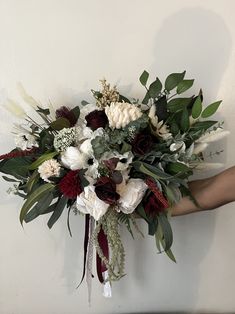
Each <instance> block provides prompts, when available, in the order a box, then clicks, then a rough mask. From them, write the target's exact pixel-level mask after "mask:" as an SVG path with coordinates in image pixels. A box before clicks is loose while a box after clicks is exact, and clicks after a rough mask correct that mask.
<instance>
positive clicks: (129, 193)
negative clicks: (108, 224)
mask: <svg viewBox="0 0 235 314" xmlns="http://www.w3.org/2000/svg"><path fill="white" fill-rule="evenodd" d="M147 188H148V186H147V185H146V184H145V183H144V181H143V180H141V179H130V180H129V181H128V183H127V184H126V186H125V189H122V194H121V195H120V196H121V197H120V199H119V205H120V207H119V208H120V210H121V211H122V212H123V213H125V214H131V213H132V212H133V211H134V210H135V209H136V207H137V206H138V205H139V203H140V202H141V200H142V199H143V197H144V194H145V192H146V190H147Z"/></svg>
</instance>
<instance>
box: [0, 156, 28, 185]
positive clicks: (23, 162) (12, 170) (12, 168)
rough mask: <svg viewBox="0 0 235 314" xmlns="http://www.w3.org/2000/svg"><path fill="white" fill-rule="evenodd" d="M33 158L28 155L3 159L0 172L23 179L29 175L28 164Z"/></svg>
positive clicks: (0, 163)
mask: <svg viewBox="0 0 235 314" xmlns="http://www.w3.org/2000/svg"><path fill="white" fill-rule="evenodd" d="M31 160H32V157H26V156H25V157H16V158H11V159H6V160H2V161H1V162H0V172H3V173H5V174H8V175H11V176H13V177H15V178H17V179H20V180H22V179H24V178H26V177H27V176H28V166H29V164H30V163H31Z"/></svg>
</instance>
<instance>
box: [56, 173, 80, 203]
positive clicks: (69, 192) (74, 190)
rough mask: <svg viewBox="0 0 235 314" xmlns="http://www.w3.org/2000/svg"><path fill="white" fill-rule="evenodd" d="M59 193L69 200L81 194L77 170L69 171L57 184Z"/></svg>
mask: <svg viewBox="0 0 235 314" xmlns="http://www.w3.org/2000/svg"><path fill="white" fill-rule="evenodd" d="M59 190H60V192H61V193H62V194H63V195H65V196H66V197H67V198H69V199H75V198H77V196H78V195H79V194H81V193H82V191H83V187H82V185H81V180H80V177H79V170H75V171H69V172H68V173H67V174H66V175H65V176H64V177H63V178H62V179H61V181H60V183H59Z"/></svg>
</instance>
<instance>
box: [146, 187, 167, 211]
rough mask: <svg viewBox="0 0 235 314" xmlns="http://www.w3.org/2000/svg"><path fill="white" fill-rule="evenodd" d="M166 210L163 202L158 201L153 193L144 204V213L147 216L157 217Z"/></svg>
mask: <svg viewBox="0 0 235 314" xmlns="http://www.w3.org/2000/svg"><path fill="white" fill-rule="evenodd" d="M164 210H165V206H164V205H163V204H162V202H161V201H160V200H158V199H157V198H156V196H155V195H154V194H153V193H151V194H150V195H149V197H148V198H147V200H146V201H145V204H144V211H145V213H146V214H147V216H150V217H155V216H157V214H158V213H160V212H164Z"/></svg>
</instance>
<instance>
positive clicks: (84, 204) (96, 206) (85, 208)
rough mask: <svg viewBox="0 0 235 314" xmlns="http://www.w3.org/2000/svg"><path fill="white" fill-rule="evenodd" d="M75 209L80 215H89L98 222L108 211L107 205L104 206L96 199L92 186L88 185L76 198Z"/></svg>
mask: <svg viewBox="0 0 235 314" xmlns="http://www.w3.org/2000/svg"><path fill="white" fill-rule="evenodd" d="M76 207H77V209H78V210H79V211H80V212H81V213H83V214H90V215H91V216H92V217H94V219H95V220H96V221H98V220H99V219H100V218H101V217H102V216H103V215H104V214H105V213H106V211H107V210H108V208H109V204H106V203H105V202H103V201H102V200H101V199H99V198H98V197H97V195H96V193H95V187H94V186H93V185H88V186H86V187H85V188H84V191H83V192H82V193H81V194H80V195H79V196H78V197H77V203H76Z"/></svg>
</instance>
